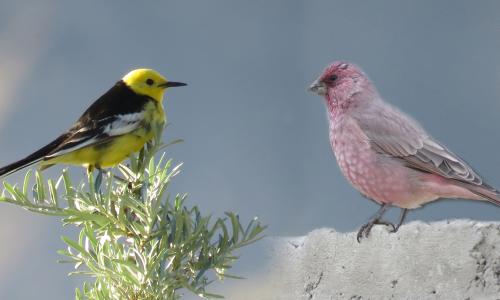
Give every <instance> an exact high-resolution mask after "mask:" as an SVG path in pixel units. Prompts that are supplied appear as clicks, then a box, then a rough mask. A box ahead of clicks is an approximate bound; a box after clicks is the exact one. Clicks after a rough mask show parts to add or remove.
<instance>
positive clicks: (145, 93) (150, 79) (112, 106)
mask: <svg viewBox="0 0 500 300" xmlns="http://www.w3.org/2000/svg"><path fill="white" fill-rule="evenodd" d="M184 85H186V84H185V83H182V82H174V81H168V80H167V79H166V78H165V77H163V76H162V75H160V74H159V73H158V72H156V71H154V70H151V69H137V70H133V71H131V72H130V73H128V74H127V75H125V76H124V77H123V78H122V80H120V81H118V82H117V83H116V84H115V85H114V86H113V87H112V88H111V89H109V90H108V91H107V92H106V93H105V94H104V95H102V96H101V97H100V98H99V99H97V100H96V101H95V102H94V103H93V104H92V105H91V106H90V107H89V108H88V109H87V110H86V111H85V112H84V113H83V115H82V116H81V117H80V118H79V119H78V120H77V121H76V123H75V124H73V126H72V127H71V128H70V129H69V130H68V131H66V132H64V133H63V134H61V135H60V136H59V137H58V138H56V139H55V140H53V141H52V142H50V143H49V144H47V145H46V146H44V147H42V148H41V149H39V150H37V151H36V152H34V153H32V154H30V155H28V156H27V157H25V158H23V159H21V160H19V161H16V162H13V163H11V164H9V165H7V166H5V167H2V168H0V176H6V175H8V174H11V173H13V172H15V171H17V170H19V169H22V168H24V167H27V166H30V165H32V164H35V163H38V162H39V163H40V164H41V169H46V168H48V167H50V166H52V165H54V164H59V163H63V164H71V165H82V166H85V167H87V168H88V170H89V171H92V170H93V169H99V170H100V169H101V168H106V167H111V166H114V165H116V164H118V163H120V162H121V161H123V160H124V159H126V158H127V157H128V156H129V155H131V154H132V153H134V152H137V151H139V150H140V149H141V148H142V147H143V146H144V144H145V143H146V142H148V141H150V140H151V139H152V138H153V135H154V132H153V130H154V128H158V127H162V126H163V125H164V124H165V122H166V117H165V112H164V109H163V104H162V100H163V94H164V92H165V89H167V88H169V87H176V86H184ZM99 175H101V172H99Z"/></svg>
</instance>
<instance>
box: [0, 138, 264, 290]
mask: <svg viewBox="0 0 500 300" xmlns="http://www.w3.org/2000/svg"><path fill="white" fill-rule="evenodd" d="M155 141H158V139H155ZM162 148H163V147H162V146H161V145H160V144H159V143H157V142H154V143H152V144H149V145H147V146H146V147H145V148H144V149H143V151H141V153H140V154H139V155H137V156H135V157H132V158H131V159H130V164H129V165H128V166H125V165H120V166H118V168H117V169H118V172H117V173H118V174H116V175H115V174H111V173H108V174H107V176H104V178H105V179H104V180H103V181H102V183H100V182H98V183H97V184H96V183H95V182H94V179H93V176H92V174H89V176H88V178H87V180H86V182H84V183H80V184H79V185H78V186H75V185H74V184H73V183H72V181H71V178H70V176H69V174H68V172H67V171H66V170H64V171H63V174H62V175H61V176H60V178H59V179H58V180H57V181H53V180H51V179H49V180H47V181H46V180H44V178H43V176H42V174H40V173H39V172H35V175H34V176H32V175H33V173H32V172H31V171H28V173H27V174H26V176H25V179H24V183H23V185H22V186H13V185H10V184H9V183H7V182H4V187H5V189H4V191H3V193H2V196H1V197H0V201H3V202H7V203H11V204H15V205H18V206H21V207H23V208H25V209H27V210H29V211H32V212H36V213H41V214H46V215H52V216H60V217H62V218H63V223H64V224H65V225H74V226H77V227H78V228H79V229H80V234H79V236H78V238H76V239H72V238H69V237H65V236H63V237H62V239H63V241H64V242H65V243H66V244H67V246H68V247H67V249H66V250H60V251H59V253H60V254H61V255H63V256H65V257H66V259H65V260H64V262H69V263H74V264H75V272H73V273H71V274H83V275H86V276H89V277H93V278H94V279H95V281H94V282H85V283H84V284H83V287H82V288H81V289H78V288H77V289H76V299H179V298H180V291H182V290H183V289H187V290H189V291H191V292H193V293H195V294H197V295H199V296H202V297H206V298H222V296H220V295H215V294H210V293H208V292H207V291H206V287H207V285H209V284H210V283H211V282H212V281H213V280H211V279H210V278H211V277H217V278H218V279H220V280H222V279H224V278H226V277H235V276H232V275H229V274H227V273H226V272H227V270H228V269H229V268H231V265H232V264H233V263H234V261H235V260H236V259H237V257H236V256H235V255H234V252H235V250H237V249H238V248H241V247H243V246H246V245H248V244H250V243H253V242H255V241H257V240H258V239H260V238H261V233H262V231H263V230H264V229H265V227H263V226H261V225H260V224H259V222H258V221H257V219H253V220H252V221H251V222H249V224H248V225H246V226H243V225H242V224H241V223H240V220H239V218H238V215H236V214H234V213H229V212H228V213H226V216H225V217H224V218H218V219H215V220H213V219H211V217H210V216H203V215H202V214H201V212H200V211H199V209H198V207H196V206H192V207H188V206H187V205H186V195H181V194H177V195H175V197H171V196H170V194H169V193H168V192H167V189H168V186H169V184H170V182H171V180H172V179H173V178H174V177H175V176H176V175H177V174H178V173H179V170H180V165H177V166H172V160H166V159H165V154H163V155H162V156H161V158H160V159H159V160H155V155H154V154H155V153H157V152H158V151H159V150H161V149H162ZM115 171H116V170H115ZM33 177H34V178H33ZM96 189H97V190H96ZM210 271H212V272H210ZM214 273H215V275H216V276H213V274H214ZM211 274H212V275H211ZM236 278H237V277H236Z"/></svg>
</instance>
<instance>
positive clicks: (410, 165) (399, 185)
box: [309, 62, 500, 242]
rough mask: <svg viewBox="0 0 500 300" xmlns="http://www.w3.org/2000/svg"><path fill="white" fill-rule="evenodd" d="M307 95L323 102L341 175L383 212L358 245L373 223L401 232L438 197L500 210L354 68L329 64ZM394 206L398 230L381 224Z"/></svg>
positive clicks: (495, 198) (483, 187)
mask: <svg viewBox="0 0 500 300" xmlns="http://www.w3.org/2000/svg"><path fill="white" fill-rule="evenodd" d="M309 90H310V91H312V92H314V93H316V94H318V95H320V96H322V97H323V98H324V99H325V102H326V107H327V111H328V120H329V123H330V131H329V135H330V144H331V146H332V149H333V152H334V153H335V157H336V158H337V162H338V164H339V167H340V169H341V171H342V173H343V174H344V176H345V177H346V178H347V179H348V180H349V182H350V183H351V184H352V185H353V186H354V187H355V188H356V189H357V190H359V191H360V192H361V193H362V194H363V195H364V196H365V197H367V198H368V199H371V200H373V201H375V202H377V203H379V204H380V205H381V207H380V209H379V210H378V212H377V213H376V214H375V215H374V217H373V218H372V219H371V220H370V221H369V222H368V223H366V224H365V225H363V226H362V227H361V229H360V230H359V232H358V235H357V239H358V242H359V241H360V240H361V238H362V237H363V236H364V237H367V236H368V235H369V233H370V230H371V228H372V227H373V225H375V224H383V225H388V226H391V227H392V231H393V232H396V231H397V230H398V228H399V226H401V224H402V223H403V221H404V218H405V216H406V213H407V211H408V209H413V208H417V207H419V206H421V205H423V204H425V203H428V202H430V201H434V200H436V199H438V198H464V199H473V200H484V201H489V202H491V203H493V204H496V205H500V194H499V192H498V191H497V190H496V189H495V188H493V187H492V186H490V185H489V184H487V183H486V182H485V181H484V180H483V178H481V176H480V175H479V174H478V173H477V172H476V171H474V169H472V168H471V167H470V166H469V164H467V163H466V162H465V161H464V160H463V159H461V158H460V157H459V156H457V155H456V154H454V153H453V152H451V151H450V150H448V148H446V147H445V146H444V145H443V144H442V143H440V142H439V141H437V140H436V139H434V138H433V137H432V136H430V135H429V134H428V133H427V132H426V131H425V130H424V129H423V128H422V127H421V126H420V125H419V124H418V123H417V122H416V121H415V120H413V119H412V118H411V117H409V116H407V115H406V114H404V113H403V112H401V111H399V110H398V109H397V108H395V107H394V106H392V105H390V104H388V103H386V102H384V100H383V99H382V97H380V95H379V94H378V92H377V89H376V88H375V86H374V85H373V83H372V82H371V81H370V79H368V77H367V76H366V75H365V73H364V72H363V71H362V70H361V69H360V68H359V67H357V66H356V65H354V64H351V63H347V62H335V63H333V64H331V65H330V66H328V67H327V68H326V69H325V70H324V72H323V73H322V74H321V76H320V77H319V78H318V79H317V80H316V81H314V83H313V84H312V85H311V86H310V87H309ZM389 206H397V207H400V208H401V209H402V212H401V216H400V218H399V222H398V224H397V225H393V224H392V223H389V222H387V221H385V220H383V219H382V215H383V214H384V212H385V211H386V209H387V208H388V207H389Z"/></svg>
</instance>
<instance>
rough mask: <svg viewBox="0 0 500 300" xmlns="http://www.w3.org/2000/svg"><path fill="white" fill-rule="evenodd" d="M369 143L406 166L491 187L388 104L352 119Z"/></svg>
mask: <svg viewBox="0 0 500 300" xmlns="http://www.w3.org/2000/svg"><path fill="white" fill-rule="evenodd" d="M355 119H356V121H357V123H358V124H359V126H360V128H361V129H362V130H363V132H364V133H365V135H366V137H367V138H368V140H369V142H370V144H371V146H372V147H373V149H374V150H375V151H377V152H378V153H380V154H382V155H387V156H391V157H394V158H397V159H401V160H402V161H403V162H404V163H405V164H406V165H407V166H408V167H410V168H413V169H417V170H421V171H425V172H428V173H433V174H437V175H440V176H443V177H445V178H449V179H453V180H457V181H459V182H461V183H466V184H472V185H476V186H482V187H485V188H487V189H488V190H490V191H492V192H493V191H495V192H496V190H495V189H494V188H492V187H491V186H489V185H487V184H486V183H485V182H484V181H483V179H482V178H481V177H480V176H479V175H478V173H476V171H474V170H473V169H472V167H470V166H469V164H467V163H466V162H465V161H464V160H463V159H461V158H460V157H459V156H457V155H456V154H454V153H453V152H451V151H450V150H448V149H447V148H446V147H445V146H443V145H442V144H440V143H439V142H438V141H436V140H435V139H433V138H432V137H430V136H429V135H428V134H427V133H426V132H425V130H424V129H423V128H422V127H421V126H420V125H419V124H418V123H417V122H416V121H415V120H413V119H412V118H410V117H409V116H407V115H405V114H404V113H402V112H400V111H398V110H397V109H396V108H394V107H391V106H384V107H383V109H379V110H377V111H370V112H365V113H361V114H360V115H358V117H357V118H355Z"/></svg>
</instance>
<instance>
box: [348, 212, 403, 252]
mask: <svg viewBox="0 0 500 300" xmlns="http://www.w3.org/2000/svg"><path fill="white" fill-rule="evenodd" d="M389 206H390V205H389V204H388V203H384V204H382V206H380V208H379V210H378V211H377V213H376V214H375V215H374V216H373V218H371V220H370V221H368V223H366V224H364V225H363V226H361V228H360V229H359V231H358V234H357V236H356V239H357V240H358V243H361V239H362V238H363V237H365V238H367V237H368V235H369V234H370V231H371V230H372V228H373V226H374V225H386V226H390V227H392V229H391V232H396V231H397V230H398V228H399V225H401V224H398V227H396V226H394V224H392V223H391V222H388V221H386V220H383V219H382V216H383V215H384V212H385V211H386V210H387V208H389Z"/></svg>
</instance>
